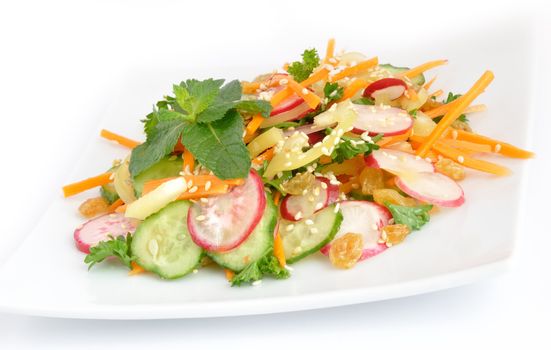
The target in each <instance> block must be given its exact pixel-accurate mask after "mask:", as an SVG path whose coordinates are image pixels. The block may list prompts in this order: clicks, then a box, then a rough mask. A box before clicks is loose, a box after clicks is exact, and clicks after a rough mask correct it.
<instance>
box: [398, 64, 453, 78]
mask: <svg viewBox="0 0 551 350" xmlns="http://www.w3.org/2000/svg"><path fill="white" fill-rule="evenodd" d="M446 63H448V60H436V61H430V62H427V63H423V64H422V65H420V66H417V67H415V68H412V69H410V70H408V71H406V72H404V73H402V76H404V77H408V78H410V79H411V78H415V77H416V76H418V75H419V74H422V73H423V72H426V71H428V70H429V69H432V68H435V67H438V66H441V65H443V64H446Z"/></svg>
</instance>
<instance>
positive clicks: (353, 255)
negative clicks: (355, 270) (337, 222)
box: [329, 232, 364, 269]
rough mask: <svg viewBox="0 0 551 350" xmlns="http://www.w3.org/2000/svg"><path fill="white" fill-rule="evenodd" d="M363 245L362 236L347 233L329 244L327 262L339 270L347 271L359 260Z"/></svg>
mask: <svg viewBox="0 0 551 350" xmlns="http://www.w3.org/2000/svg"><path fill="white" fill-rule="evenodd" d="M363 245H364V242H363V238H362V235H360V234H358V233H351V232H349V233H347V234H345V235H344V236H341V237H339V238H337V239H335V240H334V241H333V242H331V248H329V260H330V261H331V263H332V264H333V266H335V267H338V268H339V269H349V268H351V267H353V266H354V265H356V263H357V262H358V260H360V257H361V256H362V250H363Z"/></svg>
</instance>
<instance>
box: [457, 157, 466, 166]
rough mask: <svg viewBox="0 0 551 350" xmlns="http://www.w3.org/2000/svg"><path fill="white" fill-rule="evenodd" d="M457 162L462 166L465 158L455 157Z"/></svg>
mask: <svg viewBox="0 0 551 350" xmlns="http://www.w3.org/2000/svg"><path fill="white" fill-rule="evenodd" d="M457 161H458V162H459V163H461V164H463V162H464V161H465V157H463V156H459V157H457Z"/></svg>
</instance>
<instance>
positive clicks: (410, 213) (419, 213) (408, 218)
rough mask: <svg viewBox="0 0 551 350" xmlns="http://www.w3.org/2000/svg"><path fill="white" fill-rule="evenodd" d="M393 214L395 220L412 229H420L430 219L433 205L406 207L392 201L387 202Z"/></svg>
mask: <svg viewBox="0 0 551 350" xmlns="http://www.w3.org/2000/svg"><path fill="white" fill-rule="evenodd" d="M385 205H386V207H387V208H388V210H389V211H390V213H391V214H392V217H393V218H394V222H395V223H397V224H404V225H407V226H409V228H410V229H411V230H420V229H421V227H422V226H423V225H425V224H426V223H427V222H429V220H430V215H429V211H430V210H431V209H432V205H430V204H429V205H419V206H416V207H406V206H401V205H396V204H391V203H385Z"/></svg>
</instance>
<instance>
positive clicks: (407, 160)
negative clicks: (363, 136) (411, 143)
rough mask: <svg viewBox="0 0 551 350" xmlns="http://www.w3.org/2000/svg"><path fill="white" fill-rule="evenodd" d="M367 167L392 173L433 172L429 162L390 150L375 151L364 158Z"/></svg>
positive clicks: (432, 166)
mask: <svg viewBox="0 0 551 350" xmlns="http://www.w3.org/2000/svg"><path fill="white" fill-rule="evenodd" d="M365 163H366V165H367V166H369V167H372V168H381V169H384V170H387V171H390V172H392V173H397V174H400V173H411V172H413V173H418V172H428V173H433V172H434V165H432V163H431V162H429V161H427V160H425V159H423V158H421V157H417V156H414V155H413V154H410V153H407V152H402V151H398V150H392V149H384V150H381V149H379V150H376V151H373V152H371V154H370V155H369V156H367V157H366V158H365Z"/></svg>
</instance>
